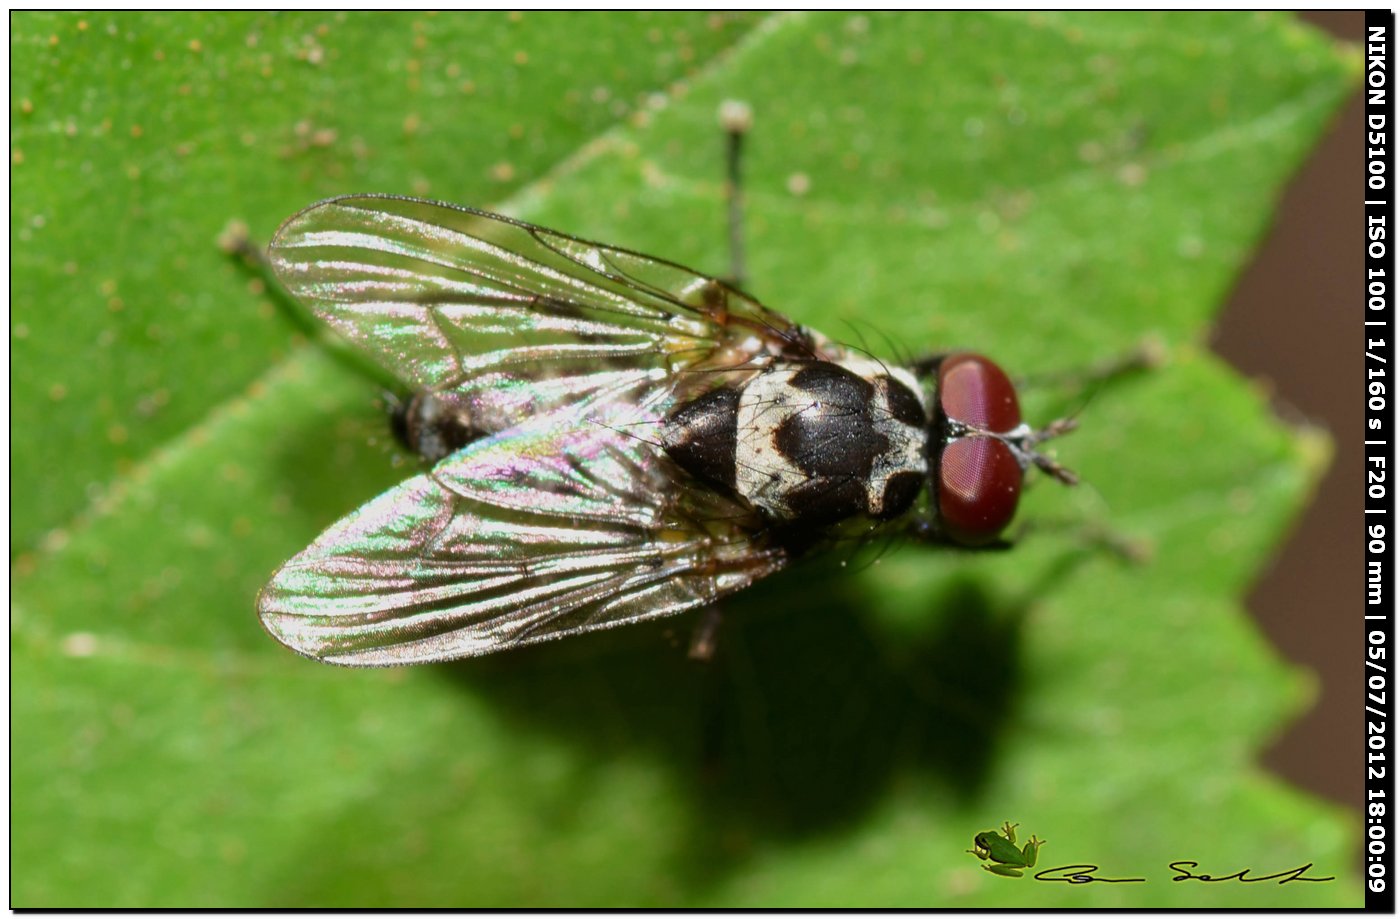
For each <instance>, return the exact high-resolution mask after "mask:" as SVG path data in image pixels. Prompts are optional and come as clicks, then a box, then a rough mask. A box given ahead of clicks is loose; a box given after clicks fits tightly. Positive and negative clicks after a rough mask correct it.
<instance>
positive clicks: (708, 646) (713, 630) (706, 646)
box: [688, 604, 723, 663]
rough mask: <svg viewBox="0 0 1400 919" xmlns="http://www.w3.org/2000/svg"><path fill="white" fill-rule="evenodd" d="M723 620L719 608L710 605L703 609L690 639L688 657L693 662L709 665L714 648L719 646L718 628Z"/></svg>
mask: <svg viewBox="0 0 1400 919" xmlns="http://www.w3.org/2000/svg"><path fill="white" fill-rule="evenodd" d="M722 619H723V616H722V614H721V613H720V609H719V606H718V605H716V604H711V605H710V606H707V607H705V611H704V612H703V613H701V614H700V621H699V622H698V623H696V626H695V633H694V634H693V635H691V637H690V651H689V655H688V656H689V657H690V659H691V660H693V661H701V662H702V663H709V662H710V661H711V660H712V659H713V658H714V656H715V648H716V647H717V646H718V645H719V626H720V622H721V620H722Z"/></svg>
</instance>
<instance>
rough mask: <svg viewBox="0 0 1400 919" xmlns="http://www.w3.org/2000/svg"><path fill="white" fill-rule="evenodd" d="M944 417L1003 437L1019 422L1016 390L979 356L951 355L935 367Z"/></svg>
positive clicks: (995, 366) (996, 369)
mask: <svg viewBox="0 0 1400 919" xmlns="http://www.w3.org/2000/svg"><path fill="white" fill-rule="evenodd" d="M938 400H939V403H940V404H941V406H942V408H943V414H944V415H946V416H948V418H950V419H952V420H953V421H960V422H962V423H963V424H965V425H967V426H968V427H972V428H979V429H981V430H983V431H992V432H994V433H996V434H1005V433H1007V432H1008V431H1010V430H1012V429H1013V428H1015V427H1016V426H1017V425H1018V424H1020V423H1021V406H1020V405H1019V404H1017V402H1016V387H1014V386H1012V385H1011V380H1010V379H1009V378H1008V377H1007V376H1006V373H1005V372H1004V371H1003V370H1002V369H1001V368H1000V367H998V366H997V365H996V364H993V363H992V362H991V361H989V360H987V359H986V358H985V357H983V356H982V355H980V354H954V355H951V356H949V357H947V358H944V360H943V363H941V364H939V366H938Z"/></svg>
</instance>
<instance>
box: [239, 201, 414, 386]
mask: <svg viewBox="0 0 1400 919" xmlns="http://www.w3.org/2000/svg"><path fill="white" fill-rule="evenodd" d="M218 245H219V248H220V249H222V250H223V251H224V253H225V254H226V255H228V256H229V257H231V258H234V259H237V260H238V262H239V263H240V264H241V265H242V266H243V267H244V268H245V269H246V270H247V271H249V272H250V273H252V274H253V275H254V277H255V279H256V281H255V283H256V284H257V285H259V289H258V291H257V292H258V293H262V292H263V291H271V292H272V296H271V298H270V299H271V300H272V302H273V303H274V304H275V305H276V306H277V309H278V310H279V311H280V312H281V313H282V315H283V316H284V317H286V319H287V321H288V322H290V323H291V324H292V326H293V327H294V328H295V329H296V330H297V331H298V332H299V333H301V335H302V337H304V338H305V339H307V340H308V341H313V342H315V343H316V344H317V345H318V346H320V347H322V348H324V349H325V350H326V353H327V354H330V355H331V356H332V357H334V358H335V359H336V360H338V361H340V362H341V363H343V364H345V365H346V366H347V367H349V368H351V369H352V370H353V371H354V372H355V373H357V374H360V375H361V376H365V377H368V378H369V379H371V380H374V381H375V382H377V383H378V384H379V386H380V388H381V389H382V390H383V391H384V393H385V394H386V397H385V402H386V403H387V404H388V405H389V407H390V411H391V412H392V411H394V406H396V405H398V404H399V403H401V402H405V403H406V402H407V399H408V397H407V396H403V395H401V394H400V393H401V391H402V389H403V384H402V383H400V382H399V381H398V380H397V379H395V378H394V376H393V375H391V374H390V373H388V372H387V371H386V370H384V369H383V368H382V367H380V366H379V365H378V364H377V363H375V362H374V361H372V360H370V359H369V358H368V357H366V356H365V355H364V354H363V353H361V352H360V351H359V349H357V348H353V347H351V346H350V345H349V344H348V343H347V342H346V341H345V340H344V339H342V338H341V337H340V336H338V335H336V334H335V333H334V332H332V331H331V330H330V328H329V327H328V326H326V325H325V324H324V323H322V322H321V321H320V320H318V319H317V318H316V317H315V315H314V314H313V313H312V312H311V310H309V309H307V307H306V306H305V305H304V304H303V303H302V302H301V301H300V300H298V299H296V298H295V297H292V296H290V295H289V294H287V292H286V291H284V290H283V289H282V285H281V284H279V283H278V282H277V273H276V272H275V271H274V270H273V268H272V261H271V260H270V259H269V258H268V257H267V249H266V247H264V246H262V245H259V244H258V243H255V242H253V238H252V236H251V235H250V234H249V232H248V225H247V224H246V223H244V222H243V221H241V220H234V221H230V222H229V224H228V225H227V226H225V227H224V230H223V232H222V233H220V234H219V238H218Z"/></svg>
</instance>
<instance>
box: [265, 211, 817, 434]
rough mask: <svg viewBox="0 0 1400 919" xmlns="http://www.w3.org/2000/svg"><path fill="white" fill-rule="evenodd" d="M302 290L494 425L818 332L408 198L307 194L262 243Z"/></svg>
mask: <svg viewBox="0 0 1400 919" xmlns="http://www.w3.org/2000/svg"><path fill="white" fill-rule="evenodd" d="M268 252H269V256H270V258H271V260H272V263H273V266H274V268H275V270H276V272H277V275H278V277H279V278H280V279H281V280H282V282H283V283H284V284H285V285H286V286H287V288H288V289H289V290H290V291H291V292H292V293H293V294H294V295H295V296H296V297H297V298H299V299H300V300H302V301H303V302H304V303H306V304H307V305H308V306H310V307H311V308H312V309H313V310H314V311H315V312H316V313H317V314H318V315H319V316H320V317H321V318H322V319H324V320H325V321H326V322H327V323H329V324H330V325H331V326H333V327H334V328H335V329H336V330H337V331H339V332H340V333H341V334H342V335H343V336H345V337H346V338H347V339H349V340H350V341H352V342H354V343H356V344H357V345H358V346H359V347H360V348H362V349H363V350H364V351H365V352H367V353H368V354H369V355H370V356H371V357H373V358H374V359H375V360H376V361H377V362H378V363H380V364H381V365H382V366H383V367H384V368H385V369H386V370H388V371H389V372H390V373H392V374H394V375H396V376H397V377H398V378H400V379H401V380H403V382H404V383H406V384H407V385H408V386H409V387H410V388H411V389H413V390H415V391H435V392H446V391H449V390H450V391H454V392H456V393H459V394H464V395H465V396H467V397H469V398H470V399H472V400H474V401H475V402H476V404H475V406H474V410H473V412H472V414H473V415H474V417H476V418H477V419H478V420H481V421H484V424H485V427H486V428H487V429H489V430H502V429H504V428H505V427H508V426H509V425H511V424H513V423H515V422H516V421H518V420H519V419H521V418H524V417H527V416H529V415H534V414H539V413H542V412H546V411H549V410H551V409H553V408H555V407H557V406H559V405H562V404H564V403H566V402H580V401H584V400H587V399H590V398H593V397H594V396H595V395H597V394H598V393H599V391H600V390H606V391H609V392H615V391H616V390H617V389H618V388H628V387H631V386H632V385H634V384H637V383H640V382H642V381H643V380H646V379H650V380H653V381H658V380H663V379H670V378H671V377H672V376H674V375H675V373H676V372H677V371H678V370H681V369H703V368H706V367H707V366H713V367H717V368H734V367H743V366H746V365H748V364H749V363H750V362H751V361H753V360H754V359H755V358H759V359H761V358H762V357H763V355H764V354H765V353H767V354H776V353H787V354H792V353H798V354H802V355H803V356H810V355H812V354H813V349H814V348H816V347H819V345H817V344H816V343H814V340H813V338H812V336H810V335H809V333H807V332H806V331H805V330H803V329H801V328H800V327H798V326H796V325H795V324H794V323H792V322H791V321H790V320H788V319H786V318H784V317H783V316H780V315H779V314H777V313H774V312H772V311H770V310H768V309H765V308H764V307H763V306H762V305H760V304H759V303H757V302H756V301H754V300H752V299H750V298H748V297H747V296H745V295H744V294H742V293H740V292H739V291H737V290H735V289H733V288H731V287H729V286H727V285H725V284H723V283H722V282H719V281H717V280H715V279H713V278H709V277H706V276H704V275H701V274H697V273H695V272H693V271H690V270H689V269H686V268H682V267H680V266H679V265H675V264H672V263H670V262H666V261H663V260H660V259H655V258H651V257H648V256H645V255H640V254H638V253H635V252H629V251H627V250H625V249H617V248H613V247H611V246H604V245H600V244H597V243H590V242H585V241H583V240H579V239H575V238H573V237H570V236H566V235H564V234H562V233H556V232H553V231H552V230H546V229H544V228H542V227H537V226H532V225H530V224H527V223H521V222H519V221H516V220H511V219H509V218H505V217H500V216H496V215H493V214H487V213H484V212H482V211H474V210H470V209H468V208H462V207H454V206H451V205H446V204H438V203H434V202H430V201H420V200H416V199H413V198H399V197H389V196H373V195H361V196H354V197H344V198H333V199H330V200H328V201H323V202H321V203H319V204H314V205H312V206H311V207H309V208H307V209H306V210H304V211H302V212H301V213H300V214H297V215H296V216H295V217H292V218H291V219H290V220H288V221H287V222H286V223H285V224H283V226H282V228H281V229H280V230H278V232H277V235H276V237H275V238H274V239H273V241H272V245H271V246H270V247H269V250H268Z"/></svg>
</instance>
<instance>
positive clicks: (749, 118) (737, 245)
mask: <svg viewBox="0 0 1400 919" xmlns="http://www.w3.org/2000/svg"><path fill="white" fill-rule="evenodd" d="M719 123H720V127H722V128H724V166H725V182H724V196H725V200H726V204H727V206H728V211H729V214H728V218H729V277H728V278H726V279H725V280H726V281H727V282H728V283H729V284H731V285H733V286H734V287H737V288H739V289H740V290H743V288H744V282H745V280H747V278H746V272H745V266H744V189H743V182H742V179H743V172H742V170H741V169H740V161H741V159H742V158H743V152H744V135H745V134H747V133H748V131H749V128H751V127H753V109H751V108H749V105H748V103H747V102H740V101H738V100H735V99H729V100H727V101H725V102H723V103H721V104H720V107H719Z"/></svg>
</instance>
